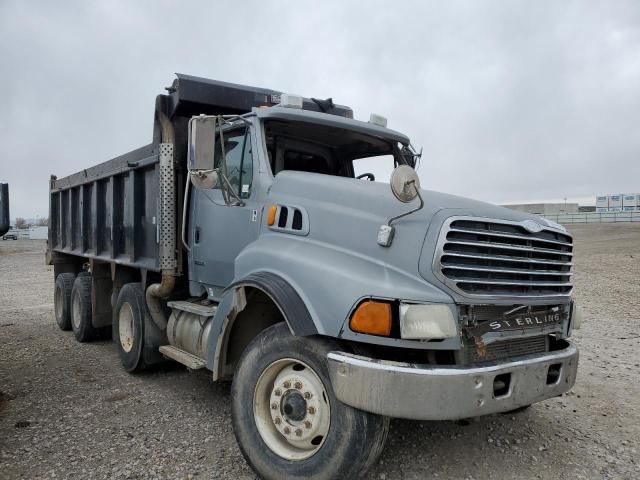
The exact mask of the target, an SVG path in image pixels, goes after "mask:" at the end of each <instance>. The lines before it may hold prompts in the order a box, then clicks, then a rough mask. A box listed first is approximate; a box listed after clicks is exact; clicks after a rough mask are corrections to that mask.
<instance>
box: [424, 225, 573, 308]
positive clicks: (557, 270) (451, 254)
mask: <svg viewBox="0 0 640 480" xmlns="http://www.w3.org/2000/svg"><path fill="white" fill-rule="evenodd" d="M572 257H573V240H572V238H571V235H569V234H568V233H564V232H561V231H557V230H554V229H551V228H546V227H543V229H542V230H541V231H539V232H530V231H528V230H526V229H525V226H524V224H522V223H518V222H507V221H502V220H487V219H481V218H472V217H453V218H450V219H449V220H447V222H445V224H444V226H443V228H442V231H441V232H440V238H439V240H438V247H437V251H436V256H435V257H434V273H435V274H436V275H437V276H438V277H439V278H440V279H441V280H442V281H443V282H444V283H445V284H447V285H448V286H450V287H451V288H452V289H454V290H456V291H458V292H460V293H462V294H464V295H466V296H472V297H502V296H504V297H550V296H568V295H570V294H571V290H572V283H571V276H572V273H571V266H572Z"/></svg>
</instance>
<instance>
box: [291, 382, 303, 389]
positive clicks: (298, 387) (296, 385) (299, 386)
mask: <svg viewBox="0 0 640 480" xmlns="http://www.w3.org/2000/svg"><path fill="white" fill-rule="evenodd" d="M293 386H294V387H296V388H297V389H298V390H300V389H302V382H296V383H294V384H293Z"/></svg>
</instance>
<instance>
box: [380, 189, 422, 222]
mask: <svg viewBox="0 0 640 480" xmlns="http://www.w3.org/2000/svg"><path fill="white" fill-rule="evenodd" d="M415 183H416V182H415V181H414V180H411V181H410V182H407V184H409V185H411V184H412V185H413V188H414V189H415V191H416V193H417V194H418V198H419V199H420V205H418V207H416V208H414V209H413V210H409V211H408V212H405V213H401V214H400V215H396V216H395V217H391V218H390V219H389V221H388V222H387V226H388V227H390V226H391V222H394V221H396V220H399V219H401V218H402V217H406V216H407V215H411V214H412V213H415V212H417V211H418V210H421V209H422V207H424V200H423V199H422V195H421V194H420V189H419V188H416V185H415Z"/></svg>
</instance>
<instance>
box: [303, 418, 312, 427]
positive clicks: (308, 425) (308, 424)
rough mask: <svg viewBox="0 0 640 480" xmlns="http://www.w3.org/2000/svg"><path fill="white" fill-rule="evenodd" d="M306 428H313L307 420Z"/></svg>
mask: <svg viewBox="0 0 640 480" xmlns="http://www.w3.org/2000/svg"><path fill="white" fill-rule="evenodd" d="M304 426H305V428H311V422H310V421H309V420H307V421H306V422H304Z"/></svg>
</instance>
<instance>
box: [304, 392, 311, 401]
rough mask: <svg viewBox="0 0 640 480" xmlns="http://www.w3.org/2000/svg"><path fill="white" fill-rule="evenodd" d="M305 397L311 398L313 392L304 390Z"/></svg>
mask: <svg viewBox="0 0 640 480" xmlns="http://www.w3.org/2000/svg"><path fill="white" fill-rule="evenodd" d="M304 398H306V399H307V400H309V399H310V398H311V392H304Z"/></svg>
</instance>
